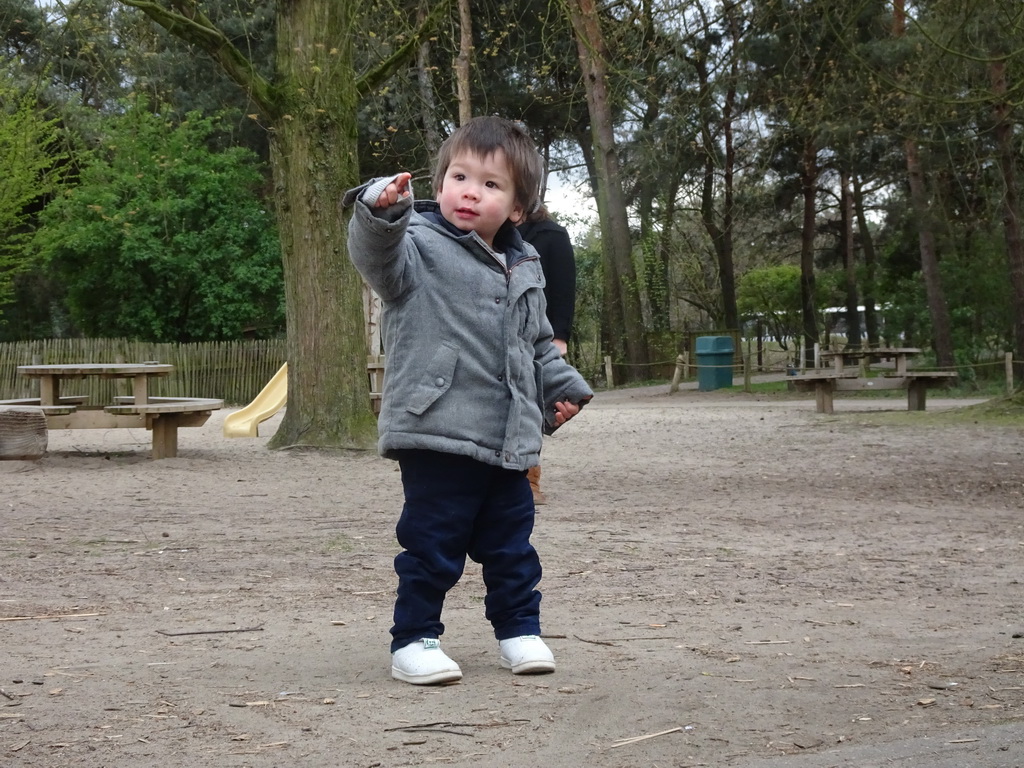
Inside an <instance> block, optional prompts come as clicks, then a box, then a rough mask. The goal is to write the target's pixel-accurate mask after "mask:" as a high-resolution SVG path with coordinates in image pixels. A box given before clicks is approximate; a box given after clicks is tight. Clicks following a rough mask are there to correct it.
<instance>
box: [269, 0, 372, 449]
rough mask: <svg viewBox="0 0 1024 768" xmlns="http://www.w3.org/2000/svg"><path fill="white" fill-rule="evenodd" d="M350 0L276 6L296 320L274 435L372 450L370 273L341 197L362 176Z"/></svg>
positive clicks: (286, 246)
mask: <svg viewBox="0 0 1024 768" xmlns="http://www.w3.org/2000/svg"><path fill="white" fill-rule="evenodd" d="M355 5H356V4H355V3H352V2H335V1H333V0H332V1H331V2H322V1H318V0H293V2H288V3H279V4H278V19H277V77H278V81H279V83H280V84H281V85H283V86H284V87H282V88H280V89H279V93H280V94H281V98H282V101H283V103H281V105H280V106H281V112H282V115H283V118H282V119H280V120H278V121H275V125H274V128H275V130H274V132H273V133H272V141H271V166H272V168H273V175H274V187H275V190H274V192H275V197H276V199H277V203H278V208H279V211H280V215H279V216H278V226H279V227H280V230H281V245H282V254H283V257H284V272H285V300H286V302H287V309H286V317H287V322H288V339H287V349H288V408H287V410H286V412H285V416H284V419H283V420H282V422H281V425H280V427H279V428H278V430H277V433H276V434H275V435H274V437H273V439H272V440H271V442H270V444H271V446H272V447H275V448H283V447H288V446H293V445H314V446H344V447H356V448H367V447H370V446H372V445H373V444H374V442H375V435H376V428H375V424H374V416H373V411H372V409H371V407H370V401H369V397H368V389H369V383H368V379H367V372H366V355H367V348H366V341H365V332H364V322H365V321H364V317H363V286H362V280H361V278H360V277H359V275H358V273H357V272H356V270H355V268H354V267H353V266H352V263H351V262H350V261H349V258H348V250H347V248H346V230H345V225H344V223H343V221H342V217H341V216H340V215H339V212H338V208H337V203H338V201H339V200H340V199H341V196H342V194H343V193H344V191H345V190H346V189H348V188H350V187H353V186H355V184H357V183H358V181H359V168H358V161H357V159H356V141H357V137H356V110H357V106H358V94H357V92H356V88H355V84H354V82H353V79H354V78H353V76H352V75H353V72H352V69H351V61H352V50H351V42H350V41H351V39H352V29H351V28H352V18H353V13H354V8H355Z"/></svg>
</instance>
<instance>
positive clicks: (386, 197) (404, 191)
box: [373, 173, 412, 208]
mask: <svg viewBox="0 0 1024 768" xmlns="http://www.w3.org/2000/svg"><path fill="white" fill-rule="evenodd" d="M410 179H412V174H411V173H400V174H398V175H397V176H395V178H394V179H393V180H392V181H391V182H390V183H389V184H388V185H387V186H386V187H384V189H383V191H381V193H380V196H379V197H378V198H377V200H376V201H375V202H374V203H373V207H374V208H387V207H389V206H392V205H394V204H395V203H397V202H398V201H399V200H401V199H402V198H404V197H408V196H409V194H410V190H409V181H410Z"/></svg>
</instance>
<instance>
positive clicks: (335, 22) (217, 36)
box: [121, 0, 448, 449]
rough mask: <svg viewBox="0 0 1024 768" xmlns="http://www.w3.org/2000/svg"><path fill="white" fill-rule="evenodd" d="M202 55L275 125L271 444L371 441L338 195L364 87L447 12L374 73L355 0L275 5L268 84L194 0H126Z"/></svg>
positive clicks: (362, 350)
mask: <svg viewBox="0 0 1024 768" xmlns="http://www.w3.org/2000/svg"><path fill="white" fill-rule="evenodd" d="M121 1H122V2H123V4H124V5H129V6H132V7H135V8H138V9H140V10H142V11H143V12H144V13H145V14H146V15H147V16H149V17H150V18H152V19H153V20H154V21H155V22H157V23H158V24H160V25H161V26H163V27H164V28H165V29H167V30H168V31H169V32H171V33H172V34H173V35H175V36H177V37H179V38H181V39H182V40H184V41H185V42H187V43H189V44H190V45H193V46H195V47H196V48H197V49H198V50H202V51H205V52H206V53H207V54H209V55H210V56H211V57H212V58H213V59H214V60H215V61H216V62H217V63H218V64H220V66H221V67H222V68H223V69H224V71H225V72H226V73H227V74H228V75H229V76H230V77H231V78H232V79H233V80H234V81H235V82H237V83H238V84H239V85H240V86H241V87H242V88H243V89H245V91H246V93H248V94H249V97H250V98H251V99H252V100H253V101H254V102H255V103H256V104H258V105H259V106H260V108H261V110H262V114H260V115H259V120H260V121H261V123H262V124H264V125H267V126H268V128H269V130H270V131H271V158H270V159H271V168H272V172H273V177H274V197H275V201H276V204H277V211H278V228H279V230H280V233H281V253H282V258H283V261H284V281H285V300H286V302H287V306H286V309H285V316H286V320H287V323H288V338H287V354H288V408H287V410H286V411H285V416H284V419H283V420H282V421H281V425H280V427H279V428H278V430H277V433H276V434H275V435H274V437H273V438H272V439H271V441H270V445H271V447H274V448H284V447H290V446H299V445H302V446H309V447H325V448H327V447H342V448H358V449H365V448H370V447H372V446H373V445H374V443H375V442H376V431H377V430H376V420H375V417H374V415H373V409H372V407H371V405H370V396H369V393H370V382H369V375H368V373H367V366H366V363H367V360H366V357H367V342H366V332H365V325H364V323H365V318H364V315H363V282H362V279H361V278H360V277H359V275H358V273H357V272H356V270H355V268H354V267H353V266H352V263H351V262H350V261H349V259H348V251H347V248H346V228H345V223H344V221H343V219H342V216H341V214H340V213H339V211H338V202H339V201H340V200H341V196H342V193H343V192H344V191H345V190H346V189H349V188H351V187H353V186H355V185H356V184H358V182H359V168H358V160H357V152H356V149H357V146H356V143H357V140H358V136H357V125H356V114H357V107H358V101H359V98H360V96H361V94H363V93H366V92H368V91H369V90H370V89H372V88H374V87H377V85H379V84H380V83H381V82H383V81H384V80H385V79H386V78H388V77H390V76H391V75H392V74H394V72H395V71H396V69H397V68H398V66H400V65H401V64H403V63H404V62H406V61H408V60H410V59H411V57H412V56H413V55H414V54H415V51H416V48H417V46H419V44H420V41H421V39H422V35H423V32H424V30H425V29H426V28H428V27H429V26H430V25H431V24H432V23H433V22H434V20H436V18H437V16H438V15H440V14H441V13H443V12H446V11H447V7H448V6H447V3H446V2H445V0H438V2H437V3H435V5H434V7H433V10H432V12H431V16H429V17H428V18H427V20H426V21H425V22H424V24H423V25H422V27H420V29H418V30H416V32H415V34H412V35H409V36H408V38H407V39H406V40H405V42H404V43H403V44H402V45H401V46H400V47H399V48H398V49H397V50H396V51H395V52H394V53H393V54H392V55H391V57H390V58H388V59H386V60H385V61H383V62H381V63H380V64H379V65H378V66H377V67H376V68H375V69H374V70H372V71H371V72H369V73H367V74H366V75H364V76H361V77H360V76H358V75H357V73H356V71H355V68H354V64H353V50H352V41H353V39H354V35H355V31H354V26H355V25H354V23H353V22H354V20H355V19H356V13H357V12H358V11H359V10H360V9H361V8H362V7H363V4H362V3H358V2H356V1H355V0H289V1H288V2H280V3H277V53H276V57H275V73H274V78H273V82H269V81H267V80H266V79H264V78H263V77H261V76H260V75H259V73H258V72H257V71H256V69H255V67H254V66H253V65H252V62H251V61H249V60H248V59H247V58H246V57H245V55H244V54H243V53H242V52H241V51H240V50H239V49H238V48H236V47H235V46H234V44H233V43H232V42H231V39H230V38H229V37H228V36H227V35H225V34H224V33H223V32H222V31H221V30H220V29H218V28H217V27H215V26H214V25H213V24H212V22H211V21H210V19H209V18H207V17H206V16H205V15H204V14H203V13H202V11H200V10H199V8H198V5H197V3H196V2H195V0H166V1H165V2H158V1H157V0H121Z"/></svg>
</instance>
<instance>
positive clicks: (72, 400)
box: [0, 395, 89, 416]
mask: <svg viewBox="0 0 1024 768" xmlns="http://www.w3.org/2000/svg"><path fill="white" fill-rule="evenodd" d="M87 402H89V397H88V395H72V396H70V397H62V398H61V399H60V405H42V404H41V403H42V401H41V400H40V399H39V398H38V397H22V398H18V399H15V400H0V405H28V406H32V407H33V408H38V409H40V410H41V411H42V412H43V414H44V415H46V416H66V415H67V414H69V413H74V412H75V410H77V409H78V407H79V406H82V405H85V404H86V403H87Z"/></svg>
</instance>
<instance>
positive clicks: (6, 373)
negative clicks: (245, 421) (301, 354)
mask: <svg viewBox="0 0 1024 768" xmlns="http://www.w3.org/2000/svg"><path fill="white" fill-rule="evenodd" d="M150 360H152V361H156V362H160V363H170V364H171V365H173V366H174V373H172V374H171V375H170V376H168V377H167V378H166V379H160V380H158V381H157V382H156V386H155V389H156V390H157V391H156V392H152V393H151V394H154V395H160V396H163V397H175V396H177V397H214V398H218V399H220V400H223V401H224V402H225V403H226V404H228V405H244V404H245V403H248V402H249V401H251V400H252V399H253V398H254V397H256V395H257V394H259V392H260V390H261V389H263V387H264V385H265V384H266V383H267V382H268V381H270V378H271V377H272V376H273V375H274V374H275V373H276V372H277V369H278V368H280V367H281V366H282V365H283V364H284V362H285V344H284V340H283V339H273V340H259V341H225V342H203V343H198V344H154V343H150V342H143V341H129V340H127V339H44V340H37V341H15V342H5V343H0V400H13V399H15V398H23V397H38V396H39V392H38V391H37V390H38V386H39V385H38V382H37V381H36V380H33V379H27V378H25V377H24V376H21V375H20V374H19V373H18V371H17V368H18V366H19V365H33V364H34V365H46V364H50V363H108V362H109V363H143V362H147V361H150ZM126 386H127V387H130V384H129V385H126V384H125V382H124V381H117V380H106V379H98V378H95V377H89V378H88V379H83V380H82V381H81V382H80V383H79V384H78V389H75V390H74V391H72V388H71V387H70V386H69V387H68V392H66V393H65V394H68V395H88V396H89V398H90V401H91V402H94V403H97V402H113V397H114V395H124V394H131V392H130V391H125V392H122V391H120V389H118V388H125V387H126ZM79 390H80V391H79Z"/></svg>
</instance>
